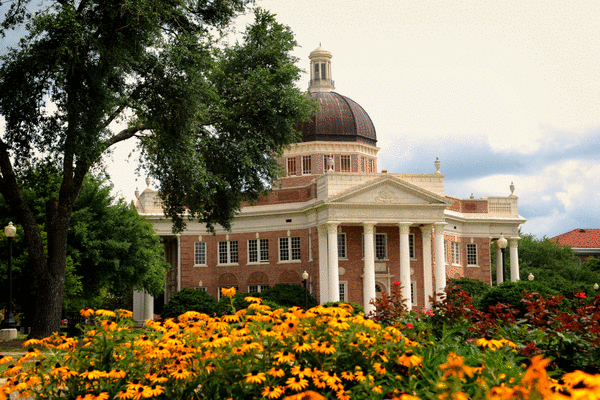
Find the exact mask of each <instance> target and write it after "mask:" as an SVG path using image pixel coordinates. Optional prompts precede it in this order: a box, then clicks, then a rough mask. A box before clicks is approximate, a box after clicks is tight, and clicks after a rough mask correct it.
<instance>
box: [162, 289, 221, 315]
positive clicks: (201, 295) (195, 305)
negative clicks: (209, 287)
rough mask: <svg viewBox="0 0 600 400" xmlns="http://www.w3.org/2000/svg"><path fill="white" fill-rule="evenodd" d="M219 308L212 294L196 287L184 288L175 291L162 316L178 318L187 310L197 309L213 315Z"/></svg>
mask: <svg viewBox="0 0 600 400" xmlns="http://www.w3.org/2000/svg"><path fill="white" fill-rule="evenodd" d="M216 309H217V301H216V300H215V298H214V297H212V296H211V295H210V294H208V293H206V292H204V291H201V290H195V289H183V290H181V291H179V292H177V293H174V294H173V295H172V296H171V298H170V299H169V302H168V303H167V304H165V306H164V309H163V312H162V314H161V317H162V318H163V319H167V318H176V317H178V316H180V315H181V314H183V313H185V312H187V311H197V312H201V313H205V314H208V315H212V314H213V313H214V312H215V310H216Z"/></svg>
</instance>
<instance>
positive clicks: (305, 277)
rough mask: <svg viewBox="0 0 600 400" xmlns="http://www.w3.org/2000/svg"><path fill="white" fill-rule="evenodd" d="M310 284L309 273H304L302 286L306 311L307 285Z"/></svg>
mask: <svg viewBox="0 0 600 400" xmlns="http://www.w3.org/2000/svg"><path fill="white" fill-rule="evenodd" d="M307 283H308V272H306V271H304V272H303V273H302V284H303V285H304V311H306V310H308V289H307V288H306V284H307Z"/></svg>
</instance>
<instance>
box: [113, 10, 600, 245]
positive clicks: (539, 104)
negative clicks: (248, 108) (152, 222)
mask: <svg viewBox="0 0 600 400" xmlns="http://www.w3.org/2000/svg"><path fill="white" fill-rule="evenodd" d="M256 5H257V6H260V7H262V8H264V9H267V10H269V11H271V12H272V13H274V14H276V15H277V20H278V21H279V22H281V23H283V24H285V25H287V26H289V27H290V28H291V30H292V31H293V32H294V34H295V35H296V41H297V42H298V47H297V48H296V50H295V51H294V55H295V56H296V57H297V58H298V66H299V67H301V68H302V69H304V70H305V71H307V70H308V67H309V59H308V55H309V54H310V52H311V51H312V50H314V49H315V48H317V47H318V46H319V45H321V46H322V47H323V48H324V49H326V50H328V51H330V52H331V53H332V55H333V58H332V75H333V79H334V80H335V86H336V92H338V93H340V94H342V95H344V96H347V97H349V98H351V99H353V100H354V101H356V102H358V103H359V104H360V105H361V106H362V107H363V108H364V109H365V110H366V111H367V113H368V114H369V116H370V117H371V119H372V121H373V123H374V125H375V128H376V130H377V138H378V143H377V146H378V147H379V148H380V151H379V161H378V163H379V169H380V170H381V169H387V170H388V171H389V172H397V173H433V172H435V167H434V161H435V159H436V157H439V159H440V161H441V163H442V164H441V169H440V171H441V172H443V173H444V174H445V176H446V178H445V188H446V193H447V194H449V195H452V196H456V197H462V198H468V197H469V196H470V195H471V193H473V195H474V196H475V198H480V197H483V196H508V195H510V189H509V187H510V184H511V182H514V185H515V191H514V194H515V195H516V196H518V197H519V213H520V215H522V216H523V217H525V218H526V219H527V222H526V223H525V224H524V225H522V231H523V232H527V233H531V234H534V235H536V236H537V237H540V238H541V237H544V236H547V237H553V236H556V235H558V234H561V233H564V232H567V231H570V230H572V229H576V228H600V212H599V210H600V162H599V161H600V51H598V49H600V29H599V28H598V21H599V20H600V2H599V1H584V0H573V1H569V2H565V1H554V0H544V1H528V0H519V1H508V0H507V1H496V0H494V1H486V0H478V1H460V0H454V1H427V0H418V1H415V0H412V1H404V0H395V1H391V0H362V1H351V0H320V1H315V0H303V1H300V2H296V1H281V0H257V1H256ZM251 20H252V17H251V16H243V17H240V18H239V19H238V21H237V27H238V30H242V29H243V26H244V24H246V23H248V22H250V21H251ZM298 87H299V88H301V89H302V90H306V89H307V87H308V74H306V73H305V74H304V75H303V77H302V79H301V81H300V82H298ZM132 147H133V146H132V144H126V145H123V144H121V145H119V146H118V147H117V148H116V149H115V151H114V153H113V154H112V155H111V156H110V157H109V158H107V159H106V164H107V166H108V172H109V173H110V175H111V177H112V181H113V183H114V185H115V191H114V193H115V195H117V196H123V197H125V198H126V199H127V200H132V199H133V198H134V191H135V190H136V187H137V188H139V190H140V191H142V190H144V189H145V187H146V184H145V183H144V177H143V176H142V177H137V176H136V175H135V174H134V170H135V167H136V163H135V157H133V158H129V157H128V156H129V154H130V153H131V151H132Z"/></svg>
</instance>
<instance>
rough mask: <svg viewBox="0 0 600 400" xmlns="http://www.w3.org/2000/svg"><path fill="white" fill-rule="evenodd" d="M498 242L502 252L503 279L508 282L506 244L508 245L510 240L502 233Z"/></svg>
mask: <svg viewBox="0 0 600 400" xmlns="http://www.w3.org/2000/svg"><path fill="white" fill-rule="evenodd" d="M496 243H497V244H498V247H499V248H500V251H501V253H502V275H503V276H502V281H503V282H507V281H508V279H507V277H508V274H507V273H506V257H504V250H506V246H508V240H506V239H505V238H504V236H503V235H502V234H500V239H498V241H497V242H496Z"/></svg>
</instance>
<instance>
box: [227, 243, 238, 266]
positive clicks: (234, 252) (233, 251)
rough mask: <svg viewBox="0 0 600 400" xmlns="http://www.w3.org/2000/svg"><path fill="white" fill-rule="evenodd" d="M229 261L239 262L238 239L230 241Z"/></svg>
mask: <svg viewBox="0 0 600 400" xmlns="http://www.w3.org/2000/svg"><path fill="white" fill-rule="evenodd" d="M229 262H230V263H237V262H238V242H237V240H232V241H231V242H229Z"/></svg>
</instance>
